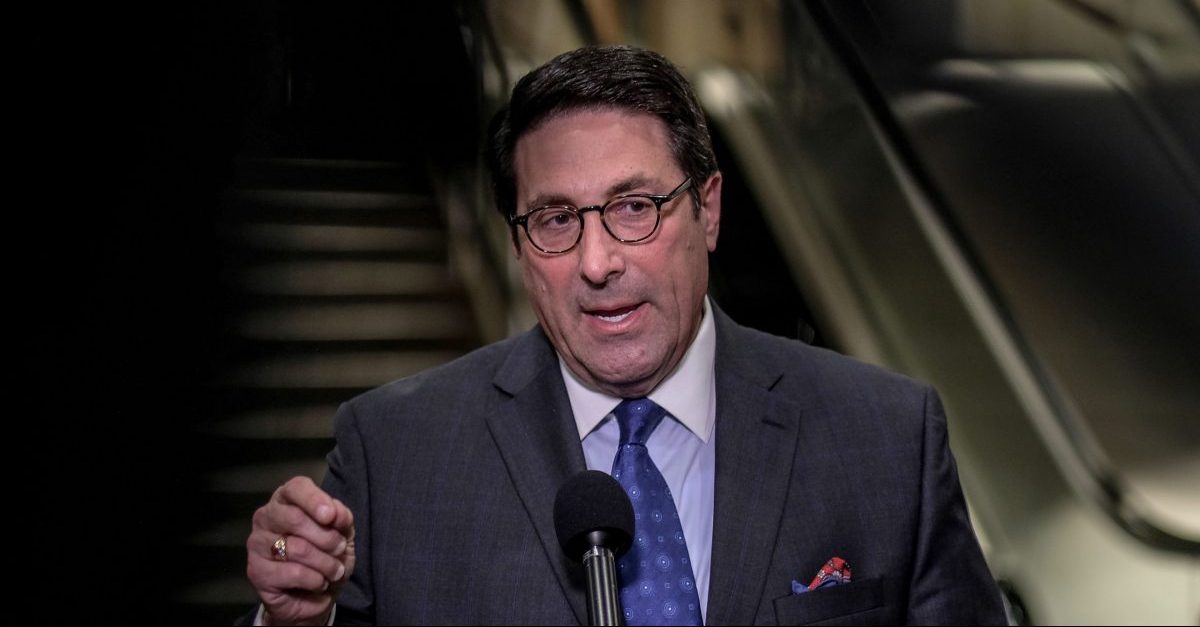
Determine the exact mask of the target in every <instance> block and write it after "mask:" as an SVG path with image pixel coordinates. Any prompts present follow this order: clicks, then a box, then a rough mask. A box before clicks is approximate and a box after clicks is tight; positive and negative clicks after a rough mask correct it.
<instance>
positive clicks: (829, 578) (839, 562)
mask: <svg viewBox="0 0 1200 627" xmlns="http://www.w3.org/2000/svg"><path fill="white" fill-rule="evenodd" d="M843 583H850V565H849V564H847V563H846V560H844V559H842V558H840V557H834V558H831V559H830V560H829V561H828V562H825V565H824V566H822V567H821V570H819V571H817V576H816V577H813V580H812V583H810V584H808V585H807V586H805V585H804V584H801V583H800V582H799V581H797V580H795V579H793V580H792V594H804V593H805V592H808V591H809V590H816V589H817V588H824V587H825V586H836V585H839V584H843Z"/></svg>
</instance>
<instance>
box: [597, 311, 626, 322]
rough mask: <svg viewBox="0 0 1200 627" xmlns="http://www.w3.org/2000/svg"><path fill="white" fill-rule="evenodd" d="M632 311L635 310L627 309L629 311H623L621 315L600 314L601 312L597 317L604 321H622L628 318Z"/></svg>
mask: <svg viewBox="0 0 1200 627" xmlns="http://www.w3.org/2000/svg"><path fill="white" fill-rule="evenodd" d="M631 313H633V312H632V311H627V312H625V313H623V314H621V315H619V316H602V315H600V314H596V317H597V318H599V319H601V320H603V321H605V322H620V321H622V320H624V319H626V318H628V317H629V314H631Z"/></svg>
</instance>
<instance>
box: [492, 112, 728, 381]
mask: <svg viewBox="0 0 1200 627" xmlns="http://www.w3.org/2000/svg"><path fill="white" fill-rule="evenodd" d="M514 169H515V173H516V180H517V213H518V214H523V213H526V212H528V211H529V210H531V209H533V208H535V207H538V206H541V205H545V204H571V205H574V206H576V207H584V206H588V205H602V204H604V203H605V202H607V201H608V200H609V199H611V198H612V197H613V196H615V195H617V194H622V193H638V192H641V193H646V194H667V193H669V192H670V191H671V190H674V189H675V188H676V187H677V186H678V185H679V184H680V183H682V182H683V181H684V179H685V178H686V175H685V174H684V173H683V171H682V170H681V169H680V168H679V166H678V164H677V163H676V162H675V159H674V157H673V156H672V155H671V151H670V149H669V148H668V136H667V128H666V126H665V125H664V124H663V123H662V122H661V121H660V120H659V119H658V118H656V117H654V116H651V115H648V114H643V113H635V112H627V111H622V110H616V109H603V110H580V111H575V112H570V113H567V114H563V115H560V116H557V117H554V118H552V119H550V120H549V121H546V122H544V123H543V124H542V125H541V126H539V127H537V128H536V129H534V130H533V131H530V132H528V133H526V134H525V135H523V136H522V137H521V138H520V139H519V140H518V141H517V145H516V152H515V168H514ZM693 185H694V186H695V187H696V188H697V189H698V190H699V192H700V198H701V200H702V207H701V211H700V215H699V218H696V217H695V213H694V211H693V207H694V205H693V200H692V196H691V194H690V193H685V194H681V195H680V196H678V197H676V198H675V199H674V200H672V201H670V202H668V203H666V204H664V205H663V207H662V222H661V224H660V225H659V227H658V230H657V231H656V232H655V234H654V235H653V236H651V237H650V238H649V239H647V240H645V241H642V242H638V243H635V244H623V243H621V242H618V241H617V240H615V239H613V238H612V236H610V235H609V234H608V232H607V231H605V230H604V225H603V224H602V223H601V219H600V214H599V212H588V213H587V214H585V216H584V227H583V237H582V239H581V240H580V242H579V244H578V245H577V246H576V247H575V248H573V249H571V250H570V251H568V252H566V253H561V254H556V255H551V254H546V253H543V252H541V251H539V250H538V249H537V248H535V247H534V246H532V245H531V244H530V243H529V240H528V239H526V237H525V235H524V232H522V233H521V236H520V237H521V239H522V242H521V246H520V248H519V249H518V250H517V251H516V254H517V257H518V259H519V260H520V263H521V270H522V277H523V278H524V282H525V290H526V292H528V294H529V299H530V302H531V303H532V305H533V309H534V312H535V313H536V314H537V317H538V320H539V321H540V322H541V324H542V327H543V328H544V329H545V330H546V333H547V335H549V337H550V341H551V342H553V344H554V347H555V348H556V349H557V350H558V353H559V354H560V355H561V356H562V358H563V360H564V362H565V363H566V365H567V367H568V368H570V369H571V371H572V372H574V373H575V375H576V376H577V377H579V378H580V379H581V380H582V381H583V382H584V383H586V384H588V385H590V386H591V387H593V388H596V389H599V390H601V391H603V392H606V393H608V394H611V395H613V396H618V397H623V398H635V397H639V396H644V395H646V394H648V393H649V392H650V390H652V389H654V387H655V386H657V385H658V383H659V382H660V381H662V380H663V379H664V378H665V377H666V376H667V375H669V374H670V373H671V371H672V370H674V368H675V366H676V365H677V364H678V363H679V361H680V360H681V359H682V358H683V355H684V354H685V353H686V352H687V349H688V346H689V345H690V344H691V342H692V339H693V338H694V337H695V335H696V331H697V329H698V328H699V326H700V319H701V317H702V315H703V311H704V294H705V292H706V291H707V289H708V253H709V252H710V251H712V250H714V249H715V248H716V245H717V232H718V227H719V224H720V216H721V175H720V174H719V173H717V174H714V175H713V176H712V177H710V178H709V179H708V180H707V181H694V182H693Z"/></svg>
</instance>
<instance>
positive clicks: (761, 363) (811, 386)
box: [718, 323, 930, 401]
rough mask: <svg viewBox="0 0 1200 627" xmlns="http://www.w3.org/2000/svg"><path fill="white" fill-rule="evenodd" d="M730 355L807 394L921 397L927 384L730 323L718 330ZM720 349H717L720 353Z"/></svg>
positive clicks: (736, 363) (778, 384)
mask: <svg viewBox="0 0 1200 627" xmlns="http://www.w3.org/2000/svg"><path fill="white" fill-rule="evenodd" d="M722 331H724V332H725V338H723V339H725V340H726V342H727V343H728V349H727V350H726V351H725V353H726V355H725V356H731V357H733V358H732V359H731V361H732V362H733V363H732V364H731V365H732V367H734V368H737V369H740V370H742V371H748V372H756V373H757V376H759V377H764V378H765V379H768V380H770V386H771V387H774V388H777V389H781V391H792V390H795V391H799V392H803V393H804V394H806V395H812V394H814V393H820V394H823V395H832V396H846V395H852V396H855V397H860V396H864V395H865V396H867V397H870V398H873V399H877V400H881V401H882V400H886V399H894V400H900V399H911V398H912V397H914V396H915V397H917V398H918V399H923V398H924V396H925V395H926V393H927V392H928V391H929V390H930V387H929V386H928V385H927V384H925V383H923V382H921V381H917V380H915V379H912V378H910V377H907V376H905V375H902V374H899V373H896V372H893V371H891V370H888V369H887V368H883V367H880V366H876V365H872V364H868V363H865V362H862V361H859V360H858V359H855V358H853V357H848V356H846V355H842V354H840V353H837V352H834V351H832V350H829V349H825V348H819V347H816V346H811V345H809V344H805V343H804V342H801V341H799V340H794V339H789V338H784V337H779V336H775V335H770V334H768V333H763V332H762V331H757V330H755V329H750V328H748V327H743V326H740V325H737V324H736V323H732V324H731V325H729V326H726V327H725V328H723V329H722ZM720 353H721V351H718V355H719V358H720V357H721V356H722V355H720Z"/></svg>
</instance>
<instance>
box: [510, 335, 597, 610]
mask: <svg viewBox="0 0 1200 627" xmlns="http://www.w3.org/2000/svg"><path fill="white" fill-rule="evenodd" d="M493 383H494V384H495V385H496V387H497V388H499V389H500V391H501V392H503V395H502V400H501V401H500V403H499V406H498V408H497V411H495V412H491V413H489V414H488V416H487V423H488V429H489V430H490V431H491V434H492V438H493V439H494V440H495V442H496V447H497V448H498V449H499V450H500V456H501V457H502V458H503V460H504V464H505V466H506V468H507V469H508V474H509V477H510V478H511V480H512V483H513V485H514V486H515V487H516V491H517V495H518V496H519V497H520V499H521V502H522V504H524V506H525V510H526V512H527V513H528V514H529V518H530V521H531V522H532V523H533V526H534V529H535V530H536V531H537V535H538V537H539V539H540V540H541V543H542V547H543V549H544V550H545V551H546V558H547V559H548V560H549V562H550V564H551V566H552V567H553V569H554V573H555V575H557V576H558V579H559V583H560V584H561V585H562V587H563V594H564V595H566V597H567V599H568V601H569V602H570V604H571V608H572V609H573V610H574V612H575V618H576V620H577V621H579V622H580V623H581V624H582V623H583V622H584V621H585V620H586V619H587V608H586V600H585V597H584V593H583V586H582V584H581V583H580V582H579V581H576V579H578V577H575V578H573V577H572V575H571V573H572V569H571V568H570V566H571V562H570V561H569V559H568V558H567V557H566V555H564V554H563V551H562V548H561V547H560V546H559V544H558V538H557V535H556V534H555V531H554V497H555V496H556V495H557V493H558V488H559V486H561V485H562V484H563V482H564V481H566V480H567V479H568V478H569V477H571V476H572V475H574V474H575V473H578V472H582V471H584V470H586V469H587V463H586V462H585V461H584V457H583V447H582V445H581V444H580V442H579V432H578V430H577V428H576V426H575V419H574V415H573V413H572V411H571V403H570V400H569V398H568V397H567V392H566V388H565V387H564V385H563V381H562V376H561V373H560V372H559V369H558V360H557V358H556V357H555V354H554V349H553V347H552V346H551V345H550V342H549V340H547V339H546V336H545V335H544V334H543V333H542V331H541V329H540V328H538V329H535V330H534V331H532V332H530V333H527V334H526V335H525V336H523V337H522V338H521V339H520V340H518V345H517V346H516V347H515V348H514V349H513V352H512V353H511V354H510V355H509V357H508V359H507V360H506V361H505V363H504V365H503V366H502V367H501V369H500V371H499V374H497V375H496V377H495V379H494V380H493Z"/></svg>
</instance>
